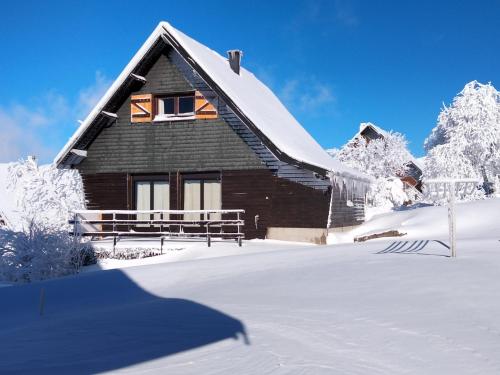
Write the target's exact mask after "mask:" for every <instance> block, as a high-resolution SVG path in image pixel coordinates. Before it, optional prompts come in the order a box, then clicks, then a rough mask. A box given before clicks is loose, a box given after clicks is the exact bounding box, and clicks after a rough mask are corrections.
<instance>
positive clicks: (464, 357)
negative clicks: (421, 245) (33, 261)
mask: <svg viewBox="0 0 500 375" xmlns="http://www.w3.org/2000/svg"><path fill="white" fill-rule="evenodd" d="M459 245H460V247H461V248H462V251H461V253H460V254H459V257H458V258H456V259H451V258H447V257H443V256H440V255H443V254H440V252H442V250H441V249H440V248H439V247H435V248H433V249H426V252H425V253H434V255H428V256H425V255H423V254H412V255H408V254H406V255H403V254H377V252H379V251H380V250H382V249H384V248H385V247H386V246H387V243H383V242H373V243H365V244H358V245H345V246H337V247H332V246H328V247H308V248H303V249H294V250H284V251H274V252H267V253H260V254H251V255H244V254H243V255H238V256H227V257H221V258H212V259H204V260H195V261H186V262H177V263H169V264H156V265H148V266H142V267H133V268H128V269H126V270H122V271H119V270H111V271H100V272H91V273H87V274H84V275H80V276H78V277H69V278H64V279H59V280H52V281H48V282H43V283H36V284H31V285H26V286H20V287H10V288H1V289H0V300H1V301H3V303H2V309H0V373H19V374H21V373H23V374H24V373H37V374H67V373H76V374H78V373H80V374H83V373H96V372H108V371H109V372H116V371H117V370H122V373H134V374H135V373H141V374H144V373H147V374H201V373H202V374H270V373H272V374H342V375H346V374H369V375H377V374H439V375H442V374H482V375H488V374H498V373H500V357H499V356H498V353H500V340H499V337H500V314H499V313H500V302H499V301H500V298H498V297H499V290H500V279H499V278H498V272H499V269H500V256H499V255H500V252H499V249H498V241H459ZM41 288H44V291H45V296H46V299H45V313H44V315H43V316H42V317H40V316H38V303H39V296H40V290H41ZM5 301H8V302H7V303H5ZM245 335H246V336H247V339H248V341H245Z"/></svg>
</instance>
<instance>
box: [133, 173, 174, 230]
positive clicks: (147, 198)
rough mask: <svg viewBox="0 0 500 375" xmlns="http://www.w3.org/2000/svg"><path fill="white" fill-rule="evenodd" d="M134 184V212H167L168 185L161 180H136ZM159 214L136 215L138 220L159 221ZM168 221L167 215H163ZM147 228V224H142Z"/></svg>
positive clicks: (168, 204) (168, 202)
mask: <svg viewBox="0 0 500 375" xmlns="http://www.w3.org/2000/svg"><path fill="white" fill-rule="evenodd" d="M134 184H135V189H134V193H135V208H136V210H168V209H170V185H169V183H168V181H167V180H165V179H164V178H163V179H152V178H151V179H149V180H146V179H142V178H141V179H136V180H135V181H134ZM160 218H161V215H160V214H154V215H150V214H137V219H138V220H151V219H155V220H159V219H160ZM163 219H168V215H163ZM140 226H141V227H145V226H146V227H148V226H149V224H142V225H140Z"/></svg>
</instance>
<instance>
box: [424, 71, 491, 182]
mask: <svg viewBox="0 0 500 375" xmlns="http://www.w3.org/2000/svg"><path fill="white" fill-rule="evenodd" d="M424 146H425V149H426V151H427V157H426V168H425V172H424V176H425V177H426V178H478V179H479V178H481V177H482V172H483V168H486V169H488V170H491V169H493V170H498V166H499V165H500V163H499V162H500V93H499V92H498V91H497V90H496V89H495V87H493V85H491V83H488V84H481V83H479V82H477V81H472V82H469V83H467V84H466V85H465V87H464V88H463V90H462V91H461V92H460V93H459V94H458V95H457V96H456V97H455V98H454V99H453V103H452V104H451V105H450V106H449V107H447V106H444V107H443V109H442V110H441V113H440V114H439V116H438V122H437V125H436V127H435V128H434V129H433V130H432V133H431V134H430V135H429V137H428V138H427V139H426V140H425V145H424Z"/></svg>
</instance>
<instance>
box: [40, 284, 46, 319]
mask: <svg viewBox="0 0 500 375" xmlns="http://www.w3.org/2000/svg"><path fill="white" fill-rule="evenodd" d="M44 308H45V288H42V289H40V316H43V311H44Z"/></svg>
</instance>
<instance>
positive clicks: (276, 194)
mask: <svg viewBox="0 0 500 375" xmlns="http://www.w3.org/2000/svg"><path fill="white" fill-rule="evenodd" d="M241 57H242V53H241V52H240V51H229V59H226V58H223V57H222V56H220V55H219V54H217V53H216V52H214V51H212V50H210V49H208V48H207V47H205V46H203V45H202V44H200V43H198V42H196V41H195V40H193V39H191V38H189V37H188V36H186V35H184V34H183V33H181V32H180V31H178V30H176V29H175V28H173V27H172V26H171V25H169V24H168V23H166V22H161V23H160V24H159V25H158V26H157V27H156V29H155V30H154V32H153V33H152V34H151V35H150V37H149V38H148V39H147V41H146V42H145V43H144V45H143V46H142V47H141V48H140V50H139V51H138V52H137V54H136V55H135V56H134V57H133V59H132V60H131V61H130V63H129V64H128V65H127V66H126V67H125V69H124V70H123V72H122V73H121V74H120V76H119V77H118V78H117V80H116V81H115V82H114V83H113V85H112V86H111V88H110V89H109V90H108V91H107V93H106V94H105V95H104V97H103V98H102V99H101V100H100V101H99V103H98V104H97V105H96V106H95V108H94V109H93V110H92V112H91V113H90V114H89V116H88V117H87V118H86V119H85V121H84V122H83V123H82V124H81V126H80V127H79V129H78V130H77V131H76V133H75V134H74V135H73V137H72V138H71V139H70V140H69V141H68V143H67V144H66V146H65V147H64V148H63V149H62V150H61V152H60V153H59V154H58V155H57V157H56V158H55V163H56V165H57V166H58V167H59V168H76V169H78V170H79V171H80V173H81V175H82V178H83V182H84V189H85V194H86V199H87V202H88V203H87V206H88V209H219V208H223V209H245V211H246V213H245V228H244V232H245V234H246V237H247V238H264V237H266V236H267V237H268V238H288V239H303V240H305V239H309V240H315V241H316V242H318V241H319V242H320V241H324V237H325V236H326V229H327V227H332V228H343V227H346V226H353V225H357V224H360V223H361V222H362V220H363V218H364V207H363V203H364V198H363V194H362V192H361V190H360V189H354V190H353V189H351V187H352V186H353V185H354V186H358V185H360V184H361V185H362V184H364V183H366V182H367V181H368V180H367V178H368V177H366V176H365V175H363V174H360V173H358V172H356V171H354V170H353V169H350V168H348V167H345V166H343V165H341V164H340V163H338V162H337V161H335V160H333V159H332V158H331V157H330V156H329V155H328V154H327V153H326V152H325V151H324V150H323V149H322V148H321V146H320V145H319V144H318V143H317V142H316V141H315V140H314V139H313V138H312V137H311V136H310V135H309V134H308V133H307V132H306V131H305V130H304V129H303V128H302V126H301V125H300V124H299V123H298V122H297V121H296V120H295V118H294V117H293V116H292V115H291V114H290V113H289V112H288V111H287V109H286V108H285V107H284V106H283V104H282V103H281V102H280V101H279V99H278V98H277V97H276V96H275V95H274V94H273V93H272V92H271V91H270V90H269V88H267V87H266V86H265V85H264V84H263V83H262V82H260V81H259V80H258V79H257V78H256V77H255V76H254V75H253V74H252V73H250V72H248V71H247V70H245V69H244V68H242V67H241V66H240V59H241ZM331 175H334V176H336V178H335V179H334V180H335V181H341V180H342V181H344V184H345V185H346V186H347V189H346V188H343V189H341V190H339V187H338V186H337V185H336V184H332V181H333V180H332V179H330V176H331ZM332 190H333V193H332ZM353 191H356V194H353ZM353 202H354V204H353ZM297 228H300V230H297Z"/></svg>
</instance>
